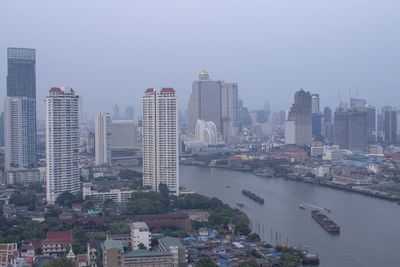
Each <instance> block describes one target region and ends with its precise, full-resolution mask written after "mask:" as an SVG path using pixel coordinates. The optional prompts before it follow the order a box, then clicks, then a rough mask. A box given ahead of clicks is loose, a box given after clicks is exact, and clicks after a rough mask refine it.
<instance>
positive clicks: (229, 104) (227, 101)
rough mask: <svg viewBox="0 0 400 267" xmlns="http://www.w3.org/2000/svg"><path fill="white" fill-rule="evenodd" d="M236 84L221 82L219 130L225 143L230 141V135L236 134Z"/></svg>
mask: <svg viewBox="0 0 400 267" xmlns="http://www.w3.org/2000/svg"><path fill="white" fill-rule="evenodd" d="M238 101H239V99H238V84H237V83H224V82H222V83H221V123H222V129H221V132H222V133H223V135H224V140H225V142H226V143H231V141H232V137H233V136H237V135H238V125H237V124H238V122H237V119H238V118H237V111H238Z"/></svg>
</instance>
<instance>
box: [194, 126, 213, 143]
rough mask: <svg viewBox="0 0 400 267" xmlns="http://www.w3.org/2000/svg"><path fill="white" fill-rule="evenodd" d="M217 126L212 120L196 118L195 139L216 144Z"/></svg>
mask: <svg viewBox="0 0 400 267" xmlns="http://www.w3.org/2000/svg"><path fill="white" fill-rule="evenodd" d="M217 134H218V132H217V127H216V126H215V123H214V122H212V121H204V120H197V124H196V129H195V139H196V140H198V141H201V142H203V143H204V144H206V145H216V144H217Z"/></svg>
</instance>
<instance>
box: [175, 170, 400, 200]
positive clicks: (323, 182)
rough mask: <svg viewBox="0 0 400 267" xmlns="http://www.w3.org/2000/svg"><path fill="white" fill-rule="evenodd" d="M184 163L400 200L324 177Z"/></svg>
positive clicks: (383, 193)
mask: <svg viewBox="0 0 400 267" xmlns="http://www.w3.org/2000/svg"><path fill="white" fill-rule="evenodd" d="M181 164H182V165H187V166H196V167H202V168H221V169H226V170H230V171H237V172H246V173H251V174H254V175H256V176H260V177H265V178H283V179H288V180H292V181H297V182H304V183H308V184H314V185H320V186H325V187H330V188H333V189H336V190H343V191H347V192H352V193H357V194H362V195H365V196H370V197H374V198H380V199H384V200H389V201H393V202H395V201H396V202H398V201H400V196H395V195H390V194H388V193H385V192H380V191H376V190H374V191H373V190H366V189H365V188H364V187H362V186H361V187H360V186H358V187H357V188H353V187H352V186H345V185H340V184H334V183H331V182H330V181H327V180H322V179H317V178H310V177H299V176H291V175H280V176H274V175H272V174H271V173H262V172H260V171H259V170H251V169H244V168H234V167H230V166H227V165H226V166H224V165H212V166H210V165H207V164H204V162H191V163H189V162H186V163H181Z"/></svg>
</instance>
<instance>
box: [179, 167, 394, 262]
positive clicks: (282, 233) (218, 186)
mask: <svg viewBox="0 0 400 267" xmlns="http://www.w3.org/2000/svg"><path fill="white" fill-rule="evenodd" d="M180 184H181V185H183V186H185V187H187V188H189V189H192V190H194V191H196V192H198V193H200V194H203V195H206V196H209V197H218V198H219V199H221V200H222V201H223V202H225V203H228V204H229V205H231V206H232V207H235V206H236V202H237V201H240V202H242V203H244V207H243V208H242V209H243V211H244V212H246V214H247V215H248V216H249V218H250V220H251V223H252V228H253V230H255V231H256V232H258V234H259V235H260V236H261V238H262V239H263V240H265V241H267V242H270V243H273V244H275V241H276V237H277V236H278V239H280V240H281V241H282V242H286V241H287V240H288V243H289V244H290V245H296V246H298V245H299V244H301V245H302V246H305V245H307V246H308V247H309V249H310V251H311V252H315V253H318V255H319V257H320V261H321V264H320V266H322V267H326V266H328V267H329V266H335V267H336V266H352V267H361V266H362V267H365V266H373V267H375V266H400V205H397V203H394V202H389V201H387V200H382V199H377V198H372V197H368V196H364V195H360V194H356V193H351V192H346V191H340V190H336V189H332V188H328V187H322V186H318V185H313V184H307V183H303V182H297V181H292V180H285V179H282V178H265V177H259V176H256V175H253V174H251V173H244V172H237V171H231V170H226V169H219V168H214V169H208V168H201V167H196V166H185V165H181V166H180ZM227 185H229V186H230V188H226V186H227ZM242 189H249V190H250V191H252V192H254V193H256V194H257V195H259V196H261V197H263V198H264V199H265V204H264V205H260V204H257V203H256V202H254V201H252V200H251V199H249V198H247V197H245V196H243V195H242V194H241V190H242ZM298 204H302V205H304V206H305V207H306V209H305V210H304V209H300V208H299V207H298ZM314 208H320V209H323V208H327V209H329V210H331V213H330V214H328V216H329V217H330V218H331V219H332V220H333V221H335V222H336V223H337V224H339V225H340V230H341V231H340V234H339V235H332V234H329V233H328V232H327V231H325V229H324V228H322V226H320V225H319V224H318V223H317V222H316V221H314V219H312V217H311V215H310V212H311V209H314ZM271 233H272V237H271Z"/></svg>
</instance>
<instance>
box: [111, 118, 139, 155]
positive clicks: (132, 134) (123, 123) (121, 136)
mask: <svg viewBox="0 0 400 267" xmlns="http://www.w3.org/2000/svg"><path fill="white" fill-rule="evenodd" d="M137 135H138V134H137V125H136V122H135V121H131V120H117V121H112V122H111V148H112V149H134V148H137V146H138V138H137Z"/></svg>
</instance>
